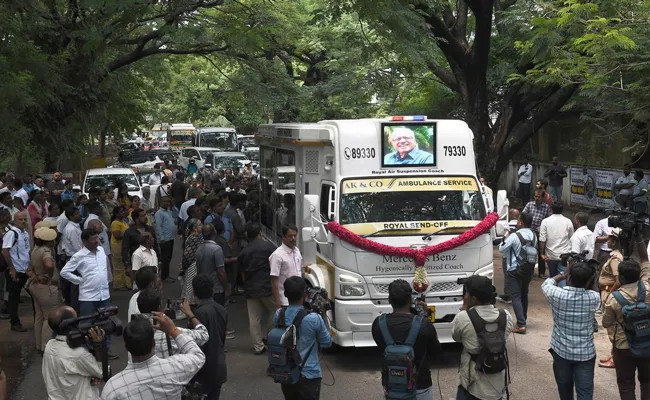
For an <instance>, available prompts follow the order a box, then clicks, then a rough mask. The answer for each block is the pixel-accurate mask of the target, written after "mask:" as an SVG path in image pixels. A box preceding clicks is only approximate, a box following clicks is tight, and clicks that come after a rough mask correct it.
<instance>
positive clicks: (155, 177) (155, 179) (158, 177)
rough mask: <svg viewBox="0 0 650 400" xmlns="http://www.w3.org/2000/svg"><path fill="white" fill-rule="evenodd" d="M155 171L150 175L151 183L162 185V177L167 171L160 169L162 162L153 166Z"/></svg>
mask: <svg viewBox="0 0 650 400" xmlns="http://www.w3.org/2000/svg"><path fill="white" fill-rule="evenodd" d="M153 169H154V173H153V174H151V175H149V181H148V183H149V185H152V186H153V185H160V182H161V181H162V177H163V176H165V173H164V172H163V171H161V170H160V164H156V165H154V166H153Z"/></svg>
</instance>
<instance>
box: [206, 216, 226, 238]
mask: <svg viewBox="0 0 650 400" xmlns="http://www.w3.org/2000/svg"><path fill="white" fill-rule="evenodd" d="M215 216H218V214H213V213H210V215H208V216H207V217H206V218H205V223H206V224H211V223H212V221H214V219H215V218H216V217H215ZM221 222H223V227H224V229H225V230H226V231H225V232H224V233H223V238H224V239H226V242H228V243H230V234H231V232H232V221H231V220H230V217H228V216H227V215H226V214H224V215H222V216H221Z"/></svg>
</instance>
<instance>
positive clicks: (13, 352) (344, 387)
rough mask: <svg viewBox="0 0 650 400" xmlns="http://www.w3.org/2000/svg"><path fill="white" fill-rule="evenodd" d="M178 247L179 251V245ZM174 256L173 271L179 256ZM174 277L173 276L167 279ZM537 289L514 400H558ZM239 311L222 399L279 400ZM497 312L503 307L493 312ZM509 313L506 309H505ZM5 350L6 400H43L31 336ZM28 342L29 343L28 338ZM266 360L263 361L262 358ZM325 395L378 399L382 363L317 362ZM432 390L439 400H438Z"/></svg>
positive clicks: (446, 391) (447, 392)
mask: <svg viewBox="0 0 650 400" xmlns="http://www.w3.org/2000/svg"><path fill="white" fill-rule="evenodd" d="M177 244H178V243H177ZM176 250H177V251H176V252H175V259H176V262H174V263H173V265H178V258H179V256H178V255H179V254H180V248H179V247H178V246H177V249H176ZM495 265H496V266H497V267H496V271H495V285H496V286H497V288H500V289H501V288H502V287H503V274H502V272H501V269H500V258H499V255H498V252H496V251H495ZM173 275H175V274H173ZM541 283H542V281H541V280H539V279H535V280H533V282H532V287H531V299H530V310H529V322H528V334H527V335H524V336H516V335H515V336H513V337H512V339H510V341H509V345H508V352H509V356H510V360H511V363H510V367H511V378H512V384H511V390H512V396H511V398H512V399H517V400H527V399H530V400H537V399H542V398H543V399H557V398H558V395H557V387H556V384H555V380H554V378H553V370H552V359H551V355H550V354H549V353H548V348H549V342H550V336H551V330H552V327H553V321H552V316H551V312H550V309H549V307H548V305H547V303H546V301H545V299H544V297H543V295H542V293H541V290H540V285H541ZM179 293H180V288H179V287H178V285H177V284H176V283H166V284H165V297H178V296H179ZM130 296H131V293H129V292H116V293H114V298H113V302H114V304H116V305H117V306H118V307H119V309H120V317H121V318H123V319H126V318H125V317H126V312H127V306H128V300H129V298H130ZM235 299H236V301H237V303H236V304H233V305H231V306H230V307H229V309H228V312H229V314H230V320H231V321H232V328H233V329H235V336H236V337H235V339H233V340H229V341H227V348H228V353H227V362H228V382H227V383H226V384H225V385H224V387H223V391H222V396H221V398H222V399H225V400H231V399H237V400H241V399H281V398H282V394H281V391H280V386H279V385H277V384H274V383H273V382H272V380H271V379H270V378H268V377H267V376H266V367H267V365H268V364H267V359H266V355H264V356H255V355H253V351H252V345H251V343H250V338H249V335H248V317H247V311H246V307H245V303H244V298H243V297H241V296H238V297H235ZM499 306H500V307H501V306H503V305H499ZM506 308H507V309H509V310H510V312H512V308H511V307H510V306H506ZM21 314H22V315H23V316H24V317H23V323H24V325H25V326H26V327H28V328H31V327H32V322H31V318H30V317H28V316H31V305H28V304H26V303H25V304H22V305H21ZM0 332H2V337H3V342H4V343H3V344H4V346H3V347H2V348H1V350H2V356H3V358H4V368H5V370H6V371H7V372H8V373H9V375H10V386H11V387H12V388H13V389H14V390H13V393H12V395H11V396H10V399H15V400H23V399H24V400H35V399H46V398H47V395H46V390H45V387H44V384H43V379H42V376H41V357H40V356H38V355H37V354H35V353H34V352H33V351H32V350H31V348H32V346H31V345H30V344H29V342H28V341H33V331H32V330H31V329H30V332H29V333H23V334H18V333H15V332H10V331H9V325H8V323H7V322H6V321H0ZM26 335H28V336H26ZM113 343H114V350H115V351H116V352H117V353H118V354H119V355H120V359H119V360H116V361H113V362H112V363H111V364H112V367H113V371H114V373H116V372H117V371H120V370H122V369H123V368H124V366H125V365H126V350H125V348H124V341H123V340H122V339H120V338H115V339H114V340H113ZM609 346H610V345H609V341H608V339H607V337H606V334H605V333H604V330H603V329H601V330H600V332H599V333H597V334H596V347H597V350H598V356H599V357H601V356H603V355H605V354H607V353H608V352H609V349H610V347H609ZM460 351H461V348H460V346H459V345H456V344H449V345H444V346H443V353H442V354H441V355H440V356H439V357H438V358H437V360H436V362H435V363H434V365H433V369H432V378H433V382H434V399H445V400H448V399H455V396H456V387H457V385H458V378H457V373H458V362H459V356H460ZM265 354H266V353H265ZM322 366H323V370H324V373H323V384H324V385H323V388H322V395H321V399H323V400H335V399H355V400H366V399H381V398H382V390H381V384H380V368H381V355H380V354H379V353H378V352H377V349H376V348H358V349H355V348H341V349H338V351H336V352H334V353H332V354H324V355H323V356H322ZM595 382H596V390H595V396H594V399H597V400H601V399H602V400H609V399H613V398H618V390H617V386H616V377H615V372H614V370H605V369H601V368H596V378H595ZM438 387H439V388H440V391H441V393H442V397H441V396H440V394H439V391H438Z"/></svg>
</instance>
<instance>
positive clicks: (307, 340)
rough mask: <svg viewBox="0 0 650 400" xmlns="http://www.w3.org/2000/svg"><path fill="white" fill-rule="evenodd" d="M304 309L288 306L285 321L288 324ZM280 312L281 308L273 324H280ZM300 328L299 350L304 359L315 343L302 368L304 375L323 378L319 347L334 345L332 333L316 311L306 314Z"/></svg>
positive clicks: (310, 377) (276, 313) (309, 377)
mask: <svg viewBox="0 0 650 400" xmlns="http://www.w3.org/2000/svg"><path fill="white" fill-rule="evenodd" d="M304 309H305V308H304V307H303V306H289V307H287V311H285V312H284V320H285V323H286V324H287V325H288V324H290V323H291V322H292V321H293V319H294V318H295V317H296V315H297V314H298V312H300V310H304ZM279 313H280V310H277V311H276V312H275V316H274V317H273V325H275V326H277V324H278V315H279ZM298 329H299V330H300V338H299V339H298V352H299V353H300V358H301V359H303V360H304V359H305V357H307V353H308V352H309V349H310V347H312V345H314V346H313V349H312V350H311V352H309V357H308V358H307V361H305V366H304V367H303V369H302V376H304V377H305V378H307V379H316V378H322V374H321V371H320V361H319V360H318V347H319V346H320V347H330V346H331V345H332V335H330V333H329V331H328V330H327V327H326V326H325V321H323V318H322V317H321V316H320V315H319V314H315V313H309V314H308V315H306V316H305V318H303V320H302V322H301V323H300V326H299V327H298Z"/></svg>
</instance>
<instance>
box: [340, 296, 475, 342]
mask: <svg viewBox="0 0 650 400" xmlns="http://www.w3.org/2000/svg"><path fill="white" fill-rule="evenodd" d="M427 305H429V306H436V322H435V323H434V327H435V328H436V332H437V334H438V340H439V341H440V343H451V342H453V341H454V340H453V339H452V337H451V321H452V320H453V317H454V316H455V315H456V314H458V312H459V310H460V308H461V306H462V305H463V300H462V297H456V298H453V299H448V301H444V302H443V301H433V299H427ZM334 307H335V309H334V314H335V318H336V326H332V329H331V333H332V340H333V341H334V343H336V344H338V345H339V346H342V347H370V346H376V344H375V341H374V339H373V338H372V323H373V321H374V320H375V319H376V318H377V317H379V316H380V315H381V314H388V313H391V312H392V311H393V308H392V307H391V306H390V304H388V300H339V299H336V300H335V301H334Z"/></svg>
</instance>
